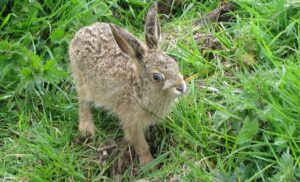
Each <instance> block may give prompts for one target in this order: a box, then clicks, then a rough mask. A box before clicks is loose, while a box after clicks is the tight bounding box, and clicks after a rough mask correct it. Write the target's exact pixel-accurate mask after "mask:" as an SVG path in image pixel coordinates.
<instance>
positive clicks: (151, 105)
mask: <svg viewBox="0 0 300 182" xmlns="http://www.w3.org/2000/svg"><path fill="white" fill-rule="evenodd" d="M159 39H160V25H159V22H158V17H157V4H154V5H152V6H151V8H150V10H149V11H148V14H147V18H146V23H145V40H146V44H145V45H144V44H143V43H142V42H140V41H139V40H138V39H137V38H135V37H134V36H133V35H132V34H130V33H129V32H127V31H125V30H123V29H121V28H120V27H118V26H116V25H114V24H110V23H99V22H98V23H95V24H93V25H91V26H87V27H84V28H82V29H80V30H79V31H78V32H77V33H76V35H75V37H74V38H73V40H72V42H71V44H70V50H69V56H70V62H71V68H72V71H73V74H74V77H75V81H76V82H77V84H76V88H77V94H78V102H79V130H80V132H81V133H82V134H83V135H85V134H90V135H92V136H94V135H95V130H96V129H95V125H94V123H93V121H92V114H91V110H90V106H91V105H90V104H91V103H92V104H93V105H95V106H99V107H102V108H104V109H106V110H109V111H111V112H112V113H114V114H115V115H116V116H117V117H118V118H119V119H120V123H121V125H122V129H123V130H124V133H125V139H126V140H127V141H128V142H129V143H130V144H131V145H132V146H133V147H134V149H135V151H136V152H137V154H138V156H139V161H140V164H142V165H144V164H147V163H149V162H151V161H152V160H153V157H152V155H151V153H150V150H149V146H148V144H147V142H146V140H145V136H144V130H145V129H146V128H147V127H148V126H149V125H151V124H153V123H155V122H156V121H158V120H159V119H160V118H162V117H163V116H165V115H166V114H167V113H168V112H169V111H170V107H171V105H172V103H173V101H174V99H175V98H176V97H178V96H180V95H182V94H183V93H185V91H186V83H185V81H184V79H183V76H182V75H181V74H180V71H179V68H178V65H177V63H176V61H175V60H174V59H172V58H171V57H169V56H168V55H166V54H165V53H164V52H162V51H161V50H160V49H159Z"/></svg>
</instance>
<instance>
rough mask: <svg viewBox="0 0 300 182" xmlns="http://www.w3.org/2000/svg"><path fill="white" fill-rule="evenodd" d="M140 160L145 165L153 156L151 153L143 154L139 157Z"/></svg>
mask: <svg viewBox="0 0 300 182" xmlns="http://www.w3.org/2000/svg"><path fill="white" fill-rule="evenodd" d="M139 160H140V164H141V165H142V166H144V165H146V164H148V163H150V162H151V161H152V160H153V157H152V155H151V154H147V155H142V156H140V157H139Z"/></svg>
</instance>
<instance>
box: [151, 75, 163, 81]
mask: <svg viewBox="0 0 300 182" xmlns="http://www.w3.org/2000/svg"><path fill="white" fill-rule="evenodd" d="M153 79H154V80H155V81H158V82H161V81H163V80H164V77H163V76H162V75H161V74H159V73H153Z"/></svg>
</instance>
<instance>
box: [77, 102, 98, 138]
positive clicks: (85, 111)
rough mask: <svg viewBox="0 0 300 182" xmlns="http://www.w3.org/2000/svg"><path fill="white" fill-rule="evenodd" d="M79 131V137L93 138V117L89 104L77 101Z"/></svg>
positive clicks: (94, 130) (94, 128)
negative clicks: (87, 136)
mask: <svg viewBox="0 0 300 182" xmlns="http://www.w3.org/2000/svg"><path fill="white" fill-rule="evenodd" d="M79 131H80V132H81V135H84V136H85V135H88V134H90V135H91V136H92V137H93V136H95V132H96V127H95V124H94V122H93V116H92V113H91V108H90V106H89V103H87V102H84V101H79Z"/></svg>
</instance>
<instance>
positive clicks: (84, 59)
mask: <svg viewBox="0 0 300 182" xmlns="http://www.w3.org/2000/svg"><path fill="white" fill-rule="evenodd" d="M70 59H71V64H72V67H73V71H74V70H77V71H80V74H81V75H83V76H84V77H85V78H84V79H85V80H86V81H87V82H89V84H91V85H99V84H101V85H103V86H104V87H108V85H110V86H115V85H118V84H119V85H120V84H121V85H124V84H125V85H126V84H128V82H132V79H135V71H136V68H135V65H134V64H133V63H132V61H131V59H130V58H129V57H128V56H126V55H125V54H124V53H123V52H122V51H121V49H120V48H119V47H118V45H117V44H116V42H115V39H114V36H113V35H112V32H111V29H110V26H109V25H108V24H107V23H95V24H93V25H91V26H87V27H84V28H82V29H80V30H79V31H78V32H77V33H76V35H75V37H74V39H73V40H72V42H71V45H70Z"/></svg>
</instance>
